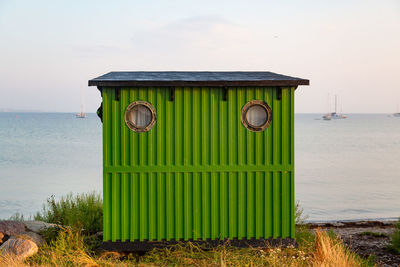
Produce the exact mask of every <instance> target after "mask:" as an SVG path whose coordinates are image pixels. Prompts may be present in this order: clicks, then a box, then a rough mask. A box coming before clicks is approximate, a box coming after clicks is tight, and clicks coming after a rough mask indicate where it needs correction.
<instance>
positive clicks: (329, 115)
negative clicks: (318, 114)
mask: <svg viewBox="0 0 400 267" xmlns="http://www.w3.org/2000/svg"><path fill="white" fill-rule="evenodd" d="M329 106H330V103H329V95H328V107H329ZM328 109H329V110H330V107H329V108H328ZM329 110H328V113H327V114H325V115H324V116H322V118H323V119H324V120H332V119H334V120H337V119H346V118H347V116H346V115H344V114H339V113H337V95H335V112H329Z"/></svg>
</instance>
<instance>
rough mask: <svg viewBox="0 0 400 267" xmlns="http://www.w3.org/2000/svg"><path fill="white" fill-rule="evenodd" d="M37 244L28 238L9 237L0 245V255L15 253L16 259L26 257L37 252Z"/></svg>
mask: <svg viewBox="0 0 400 267" xmlns="http://www.w3.org/2000/svg"><path fill="white" fill-rule="evenodd" d="M38 249H39V247H38V245H36V243H35V242H33V241H32V240H29V239H23V238H18V237H11V238H9V239H8V240H7V241H6V242H4V243H3V245H1V246H0V254H1V255H15V256H16V257H17V258H18V259H26V258H28V257H30V256H32V255H34V254H35V253H36V252H38Z"/></svg>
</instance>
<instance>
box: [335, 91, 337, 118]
mask: <svg viewBox="0 0 400 267" xmlns="http://www.w3.org/2000/svg"><path fill="white" fill-rule="evenodd" d="M336 109H337V95H335V114H336V113H337V111H336Z"/></svg>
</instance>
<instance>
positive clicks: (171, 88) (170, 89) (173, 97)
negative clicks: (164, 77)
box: [169, 87, 175, 101]
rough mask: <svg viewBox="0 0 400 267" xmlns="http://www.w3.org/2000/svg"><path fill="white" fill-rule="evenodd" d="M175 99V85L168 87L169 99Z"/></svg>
mask: <svg viewBox="0 0 400 267" xmlns="http://www.w3.org/2000/svg"><path fill="white" fill-rule="evenodd" d="M174 99H175V87H170V88H169V101H174Z"/></svg>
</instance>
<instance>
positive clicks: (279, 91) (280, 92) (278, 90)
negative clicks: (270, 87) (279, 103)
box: [276, 87, 282, 100]
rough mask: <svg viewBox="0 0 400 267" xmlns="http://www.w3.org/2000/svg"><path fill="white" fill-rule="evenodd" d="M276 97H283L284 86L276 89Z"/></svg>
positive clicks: (279, 98)
mask: <svg viewBox="0 0 400 267" xmlns="http://www.w3.org/2000/svg"><path fill="white" fill-rule="evenodd" d="M276 99H277V100H281V99H282V87H278V88H277V91H276Z"/></svg>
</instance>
